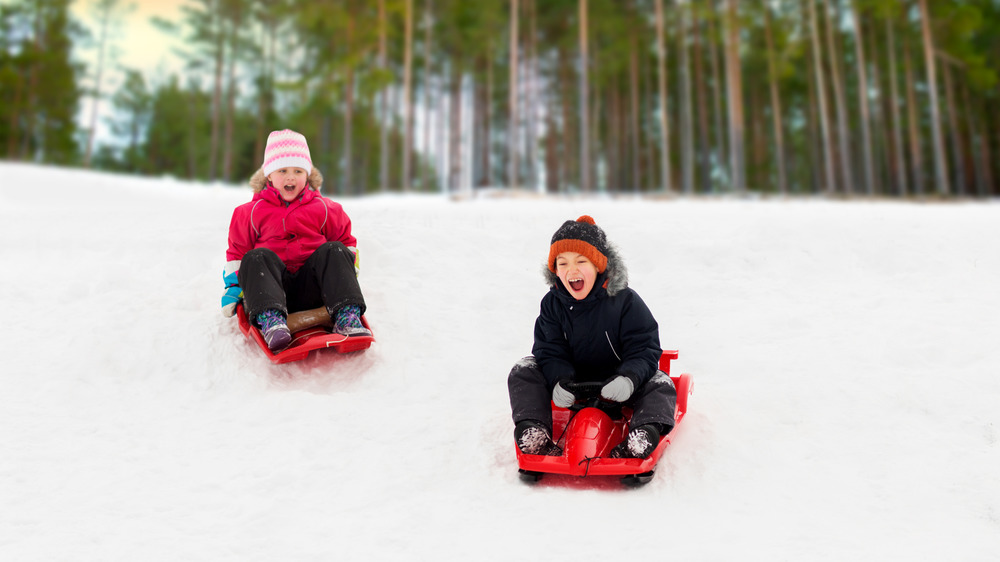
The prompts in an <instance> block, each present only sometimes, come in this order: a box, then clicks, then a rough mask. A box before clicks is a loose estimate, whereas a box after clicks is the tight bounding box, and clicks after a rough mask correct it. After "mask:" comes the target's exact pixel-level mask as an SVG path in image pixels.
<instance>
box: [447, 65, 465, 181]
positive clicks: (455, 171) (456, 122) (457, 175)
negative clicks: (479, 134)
mask: <svg viewBox="0 0 1000 562" xmlns="http://www.w3.org/2000/svg"><path fill="white" fill-rule="evenodd" d="M448 105H449V112H448V113H449V115H450V118H451V135H450V139H449V142H448V150H449V153H448V154H449V156H448V162H449V167H450V170H449V172H448V176H449V177H448V186H449V187H450V191H451V192H452V193H456V192H458V191H459V189H460V187H461V180H462V71H461V70H460V69H459V68H458V65H457V64H455V63H454V62H452V63H451V96H450V99H449V100H448Z"/></svg>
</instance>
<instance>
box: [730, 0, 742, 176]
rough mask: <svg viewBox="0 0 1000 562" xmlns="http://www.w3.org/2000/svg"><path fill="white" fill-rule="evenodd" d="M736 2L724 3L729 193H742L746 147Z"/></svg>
mask: <svg viewBox="0 0 1000 562" xmlns="http://www.w3.org/2000/svg"><path fill="white" fill-rule="evenodd" d="M737 2H738V0H727V3H726V5H727V9H726V34H727V40H726V79H727V80H726V82H727V84H728V85H729V88H728V98H729V146H730V154H729V166H730V174H731V186H732V189H733V190H734V191H735V192H736V193H739V194H743V193H745V192H746V188H747V186H746V145H745V143H744V140H743V139H744V118H743V79H742V71H741V68H740V66H741V65H740V27H739V19H738V18H737V13H736V4H737Z"/></svg>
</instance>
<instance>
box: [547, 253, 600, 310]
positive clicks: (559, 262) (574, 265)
mask: <svg viewBox="0 0 1000 562" xmlns="http://www.w3.org/2000/svg"><path fill="white" fill-rule="evenodd" d="M556 276H557V277H559V280H560V281H562V284H563V287H566V290H567V291H569V294H571V295H573V298H574V299H576V300H578V301H580V300H583V299H585V298H587V295H589V294H590V290H591V289H593V288H594V281H595V280H597V266H595V265H594V263H593V262H591V261H590V260H589V259H587V258H586V257H585V256H583V255H582V254H578V253H576V252H563V253H561V254H559V255H558V256H556Z"/></svg>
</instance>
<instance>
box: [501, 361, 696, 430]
mask: <svg viewBox="0 0 1000 562" xmlns="http://www.w3.org/2000/svg"><path fill="white" fill-rule="evenodd" d="M507 391H508V392H509V393H510V410H511V415H512V417H513V418H514V425H517V424H518V422H521V421H524V420H538V421H540V422H542V423H543V424H545V427H547V428H548V429H549V431H550V432H551V431H552V404H551V402H552V387H551V386H549V384H548V382H547V381H546V380H545V376H544V375H543V374H542V369H541V367H539V366H538V362H537V361H535V358H534V357H531V356H528V357H525V358H523V359H521V360H520V361H518V362H517V363H516V364H515V365H514V368H513V369H511V371H510V375H509V376H508V377H507ZM622 404H623V405H624V406H626V407H628V408H631V409H632V410H633V412H632V419H631V421H630V422H629V426H630V427H639V426H640V425H646V424H655V425H656V426H657V428H658V429H659V430H660V435H666V434H667V433H669V432H670V430H671V429H673V428H674V411H675V410H676V409H677V389H676V388H674V381H673V380H671V378H670V376H668V375H667V374H666V373H664V372H663V371H657V372H656V374H655V375H653V378H651V379H649V381H647V382H646V384H643V385H641V386H640V387H639V388H637V389H635V392H633V393H632V396H631V397H630V398H629V399H628V400H626V401H625V402H623V403H622Z"/></svg>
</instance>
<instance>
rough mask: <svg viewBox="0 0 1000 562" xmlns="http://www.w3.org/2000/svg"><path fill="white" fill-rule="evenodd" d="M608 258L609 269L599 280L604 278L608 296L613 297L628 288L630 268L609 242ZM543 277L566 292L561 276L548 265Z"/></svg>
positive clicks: (544, 269)
mask: <svg viewBox="0 0 1000 562" xmlns="http://www.w3.org/2000/svg"><path fill="white" fill-rule="evenodd" d="M607 256H608V267H607V269H605V270H604V273H600V274H598V275H597V278H598V279H601V278H603V279H605V280H606V281H607V289H606V290H607V291H608V296H610V297H613V296H615V295H617V294H618V293H620V292H621V291H623V290H624V289H626V288H627V287H628V268H627V267H625V261H624V260H623V259H622V257H621V254H620V253H619V252H618V248H617V247H616V246H615V245H614V244H612V243H611V242H608V249H607ZM542 275H543V276H544V277H545V282H546V283H547V284H548V285H550V286H552V285H555V286H556V287H560V288H563V290H565V288H564V287H562V286H561V284H560V283H561V282H560V281H559V276H557V275H556V274H555V273H553V272H552V270H550V269H549V265H548V264H547V263H546V264H544V265H542ZM597 285H599V283H598V284H595V285H594V286H595V287H597Z"/></svg>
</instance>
